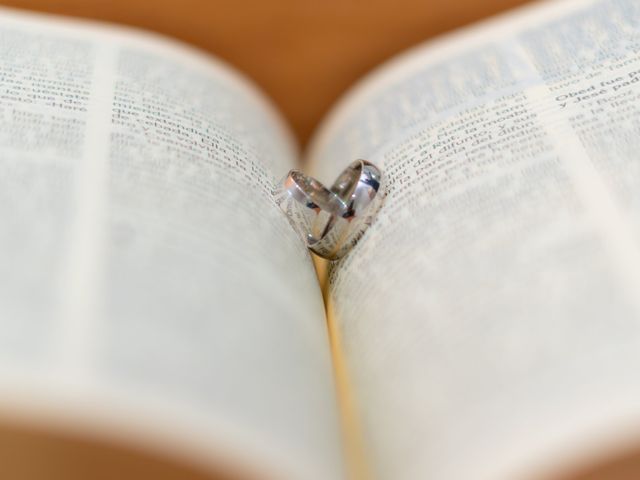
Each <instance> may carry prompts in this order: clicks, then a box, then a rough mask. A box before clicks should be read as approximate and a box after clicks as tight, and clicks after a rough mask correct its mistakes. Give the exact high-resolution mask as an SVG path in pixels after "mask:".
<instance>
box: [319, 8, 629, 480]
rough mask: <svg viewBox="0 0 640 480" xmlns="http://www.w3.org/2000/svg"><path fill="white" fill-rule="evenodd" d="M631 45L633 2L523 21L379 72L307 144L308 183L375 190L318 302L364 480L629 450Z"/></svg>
mask: <svg viewBox="0 0 640 480" xmlns="http://www.w3.org/2000/svg"><path fill="white" fill-rule="evenodd" d="M639 39H640V6H639V4H638V3H637V2H635V1H632V0H619V1H596V2H587V1H583V2H554V3H549V4H546V5H541V6H534V7H530V8H528V9H525V10H522V11H520V12H518V13H515V14H511V15H509V16H506V17H505V18H503V19H497V20H493V21H490V22H488V23H486V24H485V25H481V26H478V27H475V28H473V29H471V30H467V31H465V32H463V33H459V34H454V35H452V36H450V37H449V38H445V39H442V40H440V41H436V42H434V43H432V44H428V45H426V46H424V47H420V48H418V49H416V50H414V51H413V52H410V53H408V54H407V55H406V56H404V57H403V58H399V59H397V60H394V61H392V62H391V63H390V65H388V66H386V67H385V68H383V69H382V70H381V71H380V72H379V73H376V74H374V75H372V77H370V78H369V79H367V80H365V81H364V82H363V85H362V86H360V87H359V88H357V89H356V90H355V91H354V93H352V94H351V95H348V96H347V97H346V99H345V100H344V101H343V103H342V104H341V105H340V106H339V107H338V108H337V109H336V110H335V111H334V112H333V113H332V114H331V115H330V118H329V120H328V121H327V123H326V125H325V127H324V128H323V129H322V131H321V133H320V134H319V136H318V137H317V138H316V141H315V143H314V146H313V148H312V150H311V152H310V155H309V161H310V165H311V169H312V173H314V174H315V176H317V177H318V178H319V179H320V180H322V181H325V182H330V181H331V180H333V178H334V177H335V175H336V174H337V173H338V172H339V171H340V169H341V168H343V167H344V165H346V164H347V163H348V162H350V161H351V160H353V159H354V158H359V157H362V158H367V159H369V160H371V161H373V162H374V163H377V164H380V165H381V166H382V167H383V169H384V171H385V172H386V174H387V176H388V178H389V181H390V187H389V194H388V196H387V198H386V200H385V204H384V205H383V207H382V210H381V212H380V215H379V217H378V219H377V220H376V222H375V223H374V225H373V226H372V227H371V229H370V230H369V231H368V232H367V233H366V234H365V236H364V237H363V239H362V240H361V241H360V243H359V244H358V245H357V246H356V248H355V249H354V251H352V252H351V253H350V254H349V255H348V256H347V257H346V258H345V259H344V260H342V261H341V262H339V263H338V264H336V265H335V266H334V268H333V271H332V273H331V283H330V295H331V301H332V303H333V307H334V308H333V309H334V313H335V316H336V318H337V321H338V322H339V325H340V328H341V333H342V337H343V341H344V348H345V355H346V362H347V365H348V367H349V368H350V373H351V376H352V378H353V386H354V390H355V395H356V397H357V398H358V399H359V405H360V408H361V415H362V417H363V423H364V428H365V431H364V436H365V441H366V443H367V446H368V449H369V451H368V454H369V458H370V459H371V462H372V469H373V471H374V472H375V473H376V475H377V476H378V478H381V479H397V478H402V479H403V480H410V479H423V478H437V479H448V480H454V479H469V478H473V479H476V480H482V479H502V478H505V479H506V478H523V477H526V478H528V477H530V476H537V475H544V474H547V473H553V472H557V469H558V468H560V467H561V466H567V465H570V464H572V463H574V462H583V461H595V460H596V459H597V458H598V455H606V454H607V453H608V452H610V451H612V450H613V449H615V448H622V445H627V444H628V443H630V442H633V441H637V440H638V437H640V382H639V381H638V371H640V302H639V298H640V296H639V295H638V293H639V288H640V278H639V274H640V252H639V245H640V243H639V240H640V236H639V234H640V232H639V231H638V228H640V221H639V220H638V219H639V218H640V216H639V213H640V208H639V205H640V201H639V199H640V196H639V195H640V194H638V191H639V189H638V182H639V181H640V178H639V175H640V174H639V172H640V167H639V165H640V163H639V161H638V151H640V148H639V147H640V128H639V127H638V122H639V119H640V106H639V105H640V81H638V78H639V77H638V75H639V72H640V54H639V53H638V52H639V51H640V49H639V48H638V46H639V45H640V44H639V43H638V42H639ZM636 82H638V83H636ZM593 452H596V453H597V454H596V453H593ZM590 453H593V455H595V456H592V457H589V454H590Z"/></svg>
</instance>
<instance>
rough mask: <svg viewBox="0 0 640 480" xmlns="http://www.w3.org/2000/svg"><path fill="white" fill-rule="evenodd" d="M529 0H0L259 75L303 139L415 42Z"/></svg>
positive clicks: (261, 83)
mask: <svg viewBox="0 0 640 480" xmlns="http://www.w3.org/2000/svg"><path fill="white" fill-rule="evenodd" d="M525 1H526V0H367V1H356V0H271V1H269V0H253V1H251V0H210V1H209V0H170V1H169V0H156V1H153V2H152V1H147V0H0V4H4V5H8V6H14V7H21V8H27V9H34V10H42V11H47V12H54V13H64V14H68V15H75V16H82V17H89V18H96V19H100V20H107V21H112V22H118V23H124V24H129V25H134V26H139V27H144V28H147V29H151V30H155V31H158V32H161V33H164V34H167V35H170V36H172V37H176V38H179V39H182V40H185V41H187V42H189V43H192V44H195V45H198V46H200V47H202V48H204V49H206V50H208V51H210V52H212V53H214V54H216V55H218V56H220V57H222V58H224V59H225V60H227V61H228V62H230V63H232V64H233V65H235V66H236V67H237V68H239V69H240V70H242V71H243V72H245V73H246V74H248V75H249V76H250V77H251V78H253V80H254V81H256V82H257V83H258V84H259V85H260V86H261V87H262V89H263V90H264V91H266V92H267V93H268V94H269V95H270V96H271V98H272V99H273V100H274V101H275V102H276V104H277V105H278V106H279V108H280V110H281V111H282V112H283V113H284V114H285V116H286V117H287V119H288V120H289V122H290V123H291V125H292V126H293V128H294V130H295V131H296V134H297V135H298V138H299V140H300V141H301V143H304V142H305V141H306V140H307V139H308V137H309V135H310V133H311V132H312V130H313V128H314V127H315V126H316V125H317V123H318V122H319V120H320V119H321V117H322V115H323V114H324V113H325V112H326V111H327V110H328V108H329V107H330V106H331V104H332V103H333V102H334V101H335V100H336V99H337V98H338V96H339V95H340V94H341V93H342V92H344V90H345V89H346V88H347V87H348V86H349V85H350V84H352V83H353V82H354V81H355V80H357V79H358V77H360V76H361V75H363V74H364V73H366V72H367V71H368V70H370V69H371V68H373V67H375V66H376V65H378V64H379V63H380V62H382V61H383V60H385V59H387V58H389V57H390V56H392V55H393V54H395V53H397V52H399V51H402V50H404V49H406V48H408V47H410V46H412V45H415V44H416V43H419V42H420V41H422V40H425V39H427V38H429V37H432V36H434V35H437V34H439V33H442V32H445V31H447V30H451V29H453V28H455V27H458V26H461V25H465V24H468V23H470V22H473V21H474V20H477V19H480V18H482V17H485V16H487V15H490V14H492V13H496V12H498V11H502V10H505V9H507V8H509V7H513V6H515V5H518V4H522V3H525Z"/></svg>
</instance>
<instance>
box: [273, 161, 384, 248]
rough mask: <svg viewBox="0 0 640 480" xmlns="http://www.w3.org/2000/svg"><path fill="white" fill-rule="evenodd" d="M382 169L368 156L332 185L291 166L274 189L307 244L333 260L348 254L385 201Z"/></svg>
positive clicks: (276, 196)
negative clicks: (327, 185) (325, 183)
mask: <svg viewBox="0 0 640 480" xmlns="http://www.w3.org/2000/svg"><path fill="white" fill-rule="evenodd" d="M382 180H383V178H382V172H381V171H380V169H379V168H378V167H376V166H375V165H374V164H372V163H371V162H368V161H367V160H356V161H355V162H353V163H351V164H350V165H349V166H348V167H347V168H345V169H344V170H343V171H342V173H341V174H340V175H339V176H338V178H337V179H336V181H335V182H334V183H333V185H332V186H331V188H327V187H325V186H324V185H323V184H322V183H321V182H319V181H318V180H316V179H315V178H312V177H309V176H307V175H305V174H303V173H302V172H300V171H299V170H291V171H290V172H289V174H288V175H287V176H286V177H285V178H284V179H283V180H282V181H281V182H280V183H279V184H278V186H277V188H276V191H275V192H274V195H275V200H276V203H277V204H278V205H279V206H280V208H281V209H282V210H283V211H284V213H285V214H286V215H287V217H288V218H289V222H290V223H291V225H292V226H293V228H294V229H295V230H296V231H297V232H298V233H299V234H300V236H301V237H302V238H303V239H304V241H305V243H306V245H307V247H308V248H309V249H310V250H311V251H312V252H314V253H316V254H317V255H319V256H321V257H324V258H328V259H330V260H335V259H338V258H340V257H342V256H344V255H345V254H346V253H347V252H348V251H349V250H350V249H351V247H353V245H355V244H356V242H357V241H358V239H359V238H360V237H361V236H362V235H363V234H364V232H365V231H366V229H367V228H368V227H369V225H370V224H371V222H372V221H373V218H374V216H375V214H376V213H377V211H378V209H379V208H380V205H381V204H382V199H383V197H384V194H383V188H382V187H383V185H382Z"/></svg>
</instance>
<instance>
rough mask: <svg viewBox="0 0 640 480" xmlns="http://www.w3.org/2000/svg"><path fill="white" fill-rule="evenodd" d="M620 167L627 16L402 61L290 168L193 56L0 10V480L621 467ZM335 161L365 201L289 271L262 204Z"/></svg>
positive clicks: (579, 18)
mask: <svg viewBox="0 0 640 480" xmlns="http://www.w3.org/2000/svg"><path fill="white" fill-rule="evenodd" d="M309 94H310V95H313V92H309ZM638 152H640V4H638V2H637V1H636V0H601V1H566V2H553V3H546V4H539V5H534V6H531V7H528V8H525V9H522V10H519V11H516V12H515V13H511V14H508V15H505V16H503V17H501V18H497V19H495V20H490V21H488V22H485V23H484V24H481V25H479V26H477V27H472V28H471V29H467V30H464V31H461V32H459V33H455V34H452V35H450V36H449V37H446V38H442V39H440V40H436V41H434V42H430V43H429V44H427V45H424V46H420V47H418V48H417V49H415V50H413V51H411V52H409V53H407V54H406V55H403V56H401V57H400V58H398V59H396V60H392V61H391V62H390V64H389V65H387V66H385V67H383V68H382V69H381V70H380V71H378V72H376V73H374V74H372V75H371V76H370V77H368V78H367V79H366V80H364V82H363V83H362V85H361V86H359V87H357V88H355V90H354V91H353V92H352V93H350V94H348V95H347V96H346V98H345V99H344V100H343V101H342V102H341V104H340V105H338V106H337V107H336V108H335V110H334V111H333V113H331V114H330V115H329V118H328V119H327V120H326V122H325V123H324V125H323V126H322V128H321V129H320V130H319V131H318V132H317V135H316V136H315V140H314V142H313V143H312V146H311V148H310V149H309V151H307V152H306V154H305V155H303V156H299V155H298V154H297V152H296V148H295V146H294V144H293V142H292V140H291V135H290V133H289V131H288V129H287V127H286V126H285V125H284V124H283V123H282V122H281V120H280V118H279V116H278V114H277V113H275V110H274V109H273V108H272V107H271V106H270V105H269V104H268V102H267V101H265V99H264V98H263V97H262V96H261V94H260V93H259V92H258V91H257V90H256V89H255V88H254V87H253V86H251V85H250V84H249V83H248V82H247V81H246V80H244V79H243V78H242V77H241V76H239V75H238V74H236V73H234V72H233V71H232V70H231V69H230V68H228V67H227V66H225V65H222V64H221V63H220V62H218V61H216V60H215V59H213V58H211V57H209V56H207V55H204V54H202V53H200V52H197V51H194V50H192V49H190V48H188V47H185V46H183V45H180V44H176V43H174V42H172V41H168V40H166V39H164V38H160V37H158V36H155V35H151V34H147V33H140V32H135V31H131V30H128V29H121V28H118V27H110V26H102V25H96V24H93V23H84V22H77V21H70V20H64V19H60V18H55V17H46V16H37V15H30V14H25V13H19V12H15V11H10V10H0V183H1V187H0V199H1V200H0V212H1V213H0V219H1V228H0V252H1V253H0V269H1V270H2V275H0V417H1V419H2V425H3V426H2V428H1V429H0V445H17V444H19V445H22V446H23V447H24V448H25V449H26V452H27V453H26V454H25V453H24V452H19V451H17V450H13V451H11V452H9V451H8V450H7V449H4V448H3V449H0V450H1V453H0V456H3V458H2V460H1V463H2V469H3V471H5V472H6V471H7V470H6V469H9V470H8V471H10V472H11V471H12V470H11V468H15V469H16V470H15V471H16V472H23V471H33V468H32V467H33V465H27V466H26V467H25V465H20V460H22V461H23V463H29V462H32V463H33V464H38V462H41V461H42V462H44V460H43V459H46V458H49V460H51V458H52V455H49V457H47V448H49V449H50V450H49V452H51V451H53V452H57V451H58V450H56V448H57V447H56V441H57V440H56V439H57V438H58V439H59V441H60V442H69V441H70V440H68V439H69V438H70V436H72V437H73V438H76V439H85V440H86V441H87V442H89V441H91V442H104V444H105V445H106V444H109V445H111V447H109V448H113V447H112V446H113V445H121V446H123V449H124V450H127V449H130V450H131V451H139V452H142V451H144V452H153V453H154V454H157V457H158V458H164V459H166V458H171V459H174V460H175V462H176V463H177V464H179V465H182V466H184V471H183V473H182V474H181V476H178V477H176V478H185V479H187V478H192V477H191V476H190V475H196V476H197V475H206V474H207V472H208V473H211V475H213V474H214V472H217V473H218V474H219V473H221V472H222V473H224V474H227V475H232V476H239V477H247V478H287V479H302V480H305V479H306V480H313V479H319V480H320V479H322V480H327V479H329V480H330V479H342V478H347V477H352V478H377V479H394V480H412V479H438V480H449V479H452V480H457V479H465V480H466V479H474V480H482V479H507V478H509V479H513V478H557V477H559V476H563V475H570V474H571V472H580V471H581V469H583V468H587V467H588V466H589V465H591V464H594V465H595V464H597V462H599V461H600V460H602V461H605V460H607V459H608V458H613V457H615V455H617V454H619V453H620V454H622V453H623V452H625V451H630V450H632V449H633V447H634V446H637V445H638V444H639V443H637V442H639V441H640V294H639V293H640V189H639V188H638V187H639V185H640V159H639V157H638V155H639V153H638ZM356 158H366V159H368V160H371V161H372V162H374V163H376V164H377V165H379V166H380V167H382V169H383V171H384V172H385V174H386V175H387V178H388V182H389V188H388V194H387V196H386V198H385V201H384V204H383V206H382V209H381V210H380V212H379V214H378V217H377V219H376V221H375V222H374V223H373V225H372V226H371V228H370V229H369V230H368V231H367V232H366V234H365V235H364V237H363V238H362V239H361V240H360V242H359V243H358V244H357V245H356V247H355V248H354V249H353V250H352V251H351V252H350V253H349V254H348V255H347V256H346V257H345V258H344V259H342V260H340V261H338V262H333V263H331V264H326V263H325V264H321V263H319V264H318V265H317V268H316V267H315V266H314V263H313V261H312V258H311V256H310V255H309V253H308V251H307V250H306V249H305V248H304V245H303V242H302V241H301V240H300V239H299V238H298V237H297V236H296V234H295V232H294V231H293V229H292V228H291V227H290V225H289V224H288V221H287V219H286V218H285V216H284V214H283V213H282V212H281V211H280V210H279V209H278V207H277V205H276V204H275V203H274V200H273V198H272V190H273V186H274V182H275V181H276V179H278V178H281V177H282V176H283V175H284V174H286V172H287V171H288V170H289V169H290V168H293V167H295V166H297V165H302V166H303V168H304V169H305V171H307V172H308V173H310V174H311V175H313V176H315V177H316V178H318V179H320V180H321V181H323V182H326V183H330V182H331V181H332V180H333V177H334V176H335V175H336V174H337V173H338V172H340V171H341V170H342V168H344V167H345V166H346V165H347V164H348V163H349V162H351V161H352V160H354V159H356ZM323 293H324V301H323ZM325 307H326V308H325ZM327 326H328V328H327ZM25 431H29V432H31V433H29V435H31V436H30V437H29V438H30V439H31V440H30V441H29V442H26V441H25V442H17V443H11V439H12V438H14V437H13V436H14V435H18V436H21V437H20V438H26V437H25V435H27V433H24V432H25ZM20 432H22V433H20ZM51 432H57V433H56V435H59V437H55V438H53V437H51V438H52V439H51V441H49V442H45V441H43V440H37V439H38V438H44V437H46V438H50V435H52V434H51ZM38 435H41V436H43V437H38ZM63 437H64V438H65V439H66V440H64V439H63ZM34 438H35V439H36V440H34ZM81 443H82V442H78V443H77V444H74V445H78V448H79V449H80V448H81V447H80V445H81ZM29 445H31V446H33V445H36V446H38V448H35V447H34V448H33V449H30V447H29ZM105 448H107V447H106V446H105ZM51 449H52V450H51ZM79 452H80V451H79ZM81 457H82V455H81V454H80V453H78V455H77V459H78V462H80V459H81ZM116 457H117V455H116ZM118 458H119V457H118ZM53 460H54V461H52V462H49V463H47V464H46V465H48V466H47V467H45V468H46V469H50V470H45V473H49V474H51V476H53V475H54V473H55V472H56V468H57V467H60V465H59V460H60V457H59V456H57V455H56V454H54V455H53ZM56 461H57V462H58V463H56ZM158 461H160V460H158ZM151 463H153V462H151ZM117 464H118V461H117V459H115V457H114V460H113V461H112V462H111V463H110V466H111V467H113V468H117ZM65 465H66V466H67V467H68V470H64V475H65V477H64V478H73V475H72V474H73V471H74V469H73V467H74V466H75V463H74V461H70V462H67V463H66V464H65ZM85 467H86V468H89V470H86V469H85V470H81V471H83V472H84V473H85V476H81V477H80V478H90V477H91V478H97V477H94V476H93V475H87V471H90V468H91V465H90V466H89V467H87V466H86V465H85ZM30 468H31V470H29V469H30ZM25 469H26V470H25ZM189 469H191V470H189ZM61 471H62V470H61ZM195 471H197V472H200V473H194V472H195ZM188 472H191V473H188ZM41 473H42V472H41ZM93 473H96V472H93ZM636 473H637V472H636ZM160 477H161V475H159V476H157V478H160ZM13 478H18V477H17V476H15V477H13ZM132 478H139V476H138V475H137V474H136V476H132ZM197 478H202V477H197ZM634 478H635V477H634Z"/></svg>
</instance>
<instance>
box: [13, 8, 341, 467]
mask: <svg viewBox="0 0 640 480" xmlns="http://www.w3.org/2000/svg"><path fill="white" fill-rule="evenodd" d="M294 162H295V158H294V150H293V148H292V143H291V142H290V138H289V134H288V132H287V131H286V130H285V129H284V128H283V127H282V124H281V122H280V119H279V118H277V116H276V115H275V114H274V113H273V111H272V108H271V107H270V106H269V105H267V104H266V102H265V101H264V99H263V98H262V97H261V96H260V94H258V93H256V91H255V90H254V89H253V87H251V86H249V85H248V84H247V82H246V81H245V80H244V79H242V78H240V77H239V76H238V75H236V74H235V73H233V72H231V71H230V70H229V69H228V68H227V67H225V66H223V65H220V64H219V63H218V62H216V61H215V60H213V59H211V58H208V57H206V56H204V55H202V54H200V53H197V52H194V51H192V50H190V49H187V48H185V47H182V46H179V45H176V44H173V43H170V42H168V41H167V40H165V39H162V38H159V37H155V36H152V35H149V34H141V33H135V32H131V31H125V30H120V29H117V28H108V27H104V26H97V25H94V24H89V23H76V22H73V23H72V22H70V21H66V20H61V19H57V18H51V17H36V16H28V15H25V14H20V13H17V12H13V11H8V10H2V11H1V12H0V172H1V175H0V182H1V183H2V186H1V187H0V192H1V193H0V196H1V197H2V201H1V202H0V210H1V211H2V233H1V234H0V269H2V273H3V274H2V275H0V392H2V393H1V395H0V397H1V400H0V406H1V407H2V411H3V412H6V414H5V416H6V417H8V418H10V419H14V420H15V419H19V418H22V419H26V420H33V421H43V422H45V423H46V422H49V423H51V424H56V425H62V426H68V427H69V428H73V429H75V430H80V431H87V432H96V431H98V432H102V433H103V434H105V435H110V436H113V437H117V438H120V439H126V441H128V442H135V443H137V444H141V445H150V446H153V447H154V448H160V449H163V450H162V451H165V452H172V453H173V454H176V455H179V456H182V457H185V458H188V460H189V461H193V462H197V463H199V464H202V465H205V466H206V465H207V464H212V463H215V462H217V461H218V460H220V461H227V462H229V463H231V464H233V463H234V462H235V463H240V462H241V463H242V465H243V468H245V469H249V470H255V471H261V472H263V473H264V476H265V477H267V478H268V477H270V476H276V477H280V476H283V477H285V478H289V477H290V478H318V479H326V478H336V477H337V478H339V477H340V476H341V471H342V470H341V460H340V442H339V434H338V432H339V430H338V425H337V423H338V422H337V416H336V401H335V391H334V386H333V378H332V366H331V359H330V353H329V352H330V350H329V346H328V341H327V334H326V327H325V316H324V309H323V303H322V298H321V293H320V289H319V286H318V283H317V279H316V275H315V272H314V269H313V265H312V263H311V261H310V257H309V255H308V253H307V251H306V250H305V248H304V247H303V245H302V243H301V242H300V241H299V239H298V238H297V237H296V235H295V234H294V233H293V231H292V230H291V228H290V227H289V225H288V224H287V221H286V219H285V218H284V216H283V215H282V214H281V213H280V212H279V210H278V209H277V207H276V206H275V205H274V204H273V203H272V201H271V193H270V191H271V188H272V182H273V179H274V178H275V176H276V175H277V176H280V175H282V172H284V171H286V170H288V169H289V168H291V167H292V165H293V164H294Z"/></svg>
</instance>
